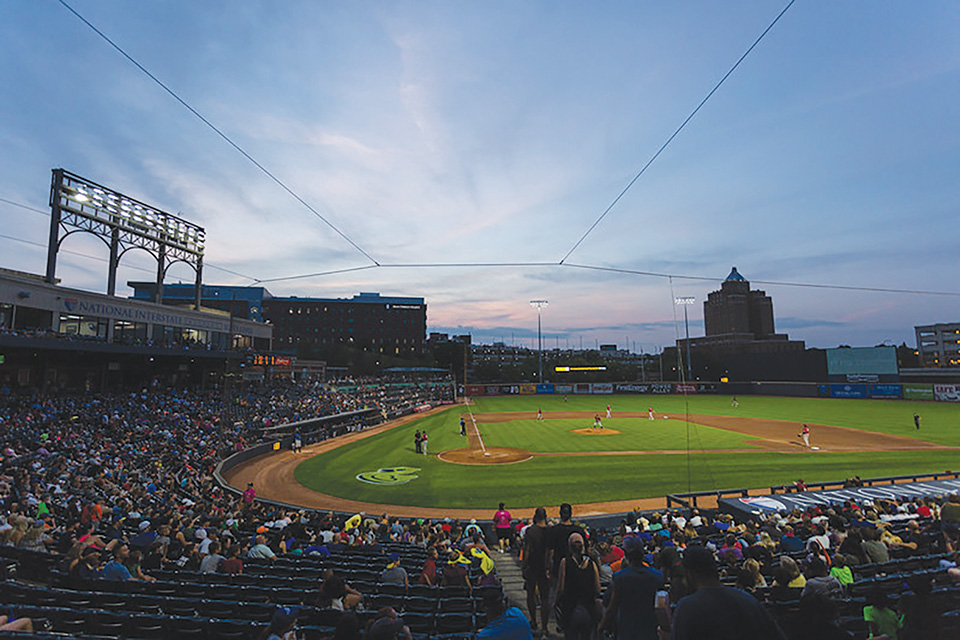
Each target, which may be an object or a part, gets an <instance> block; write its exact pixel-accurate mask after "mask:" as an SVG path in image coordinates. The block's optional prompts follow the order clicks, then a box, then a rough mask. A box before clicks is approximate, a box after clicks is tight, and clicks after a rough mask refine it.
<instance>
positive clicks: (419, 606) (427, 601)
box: [403, 595, 437, 613]
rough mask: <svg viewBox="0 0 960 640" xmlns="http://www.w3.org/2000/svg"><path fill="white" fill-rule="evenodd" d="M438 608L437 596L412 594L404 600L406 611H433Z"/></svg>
mask: <svg viewBox="0 0 960 640" xmlns="http://www.w3.org/2000/svg"><path fill="white" fill-rule="evenodd" d="M436 608H437V599H436V597H430V598H425V597H421V596H414V595H410V596H407V597H406V598H405V599H404V601H403V610H404V611H418V612H420V613H433V612H434V611H435V610H436Z"/></svg>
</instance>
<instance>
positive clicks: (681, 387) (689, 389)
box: [677, 382, 697, 394]
mask: <svg viewBox="0 0 960 640" xmlns="http://www.w3.org/2000/svg"><path fill="white" fill-rule="evenodd" d="M696 392H697V385H695V384H689V383H686V384H684V383H680V382H678V383H677V393H686V394H692V393H696Z"/></svg>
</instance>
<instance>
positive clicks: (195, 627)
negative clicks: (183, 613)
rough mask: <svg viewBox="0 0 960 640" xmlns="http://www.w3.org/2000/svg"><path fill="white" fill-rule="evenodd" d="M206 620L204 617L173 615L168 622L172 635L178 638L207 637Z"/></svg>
mask: <svg viewBox="0 0 960 640" xmlns="http://www.w3.org/2000/svg"><path fill="white" fill-rule="evenodd" d="M205 623H206V621H205V620H203V619H202V618H184V617H180V616H171V617H170V620H169V624H168V627H167V628H168V629H169V630H170V637H171V638H173V639H176V640H192V639H194V638H206V637H207V635H206V634H207V630H206V624H205Z"/></svg>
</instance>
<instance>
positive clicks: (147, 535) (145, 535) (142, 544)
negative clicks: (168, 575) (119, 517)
mask: <svg viewBox="0 0 960 640" xmlns="http://www.w3.org/2000/svg"><path fill="white" fill-rule="evenodd" d="M137 528H138V533H137V535H135V536H133V537H132V538H130V546H131V547H133V548H134V549H140V550H145V549H149V548H150V545H152V544H153V543H154V541H155V540H156V539H157V532H156V531H153V529H152V528H151V527H150V521H149V520H143V521H141V522H140V524H139V525H138V526H137Z"/></svg>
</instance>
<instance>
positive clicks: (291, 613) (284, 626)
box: [260, 607, 297, 640]
mask: <svg viewBox="0 0 960 640" xmlns="http://www.w3.org/2000/svg"><path fill="white" fill-rule="evenodd" d="M296 626H297V610H296V608H294V607H281V608H280V609H277V610H276V611H274V612H273V617H272V618H270V626H268V627H267V628H266V629H265V630H264V632H263V634H261V636H260V638H261V640H296V632H295V631H294V627H296Z"/></svg>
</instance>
